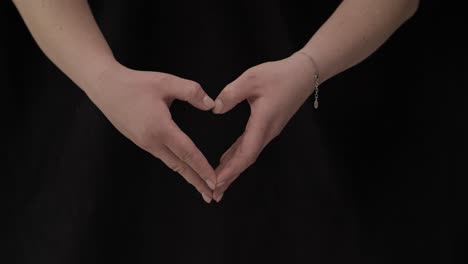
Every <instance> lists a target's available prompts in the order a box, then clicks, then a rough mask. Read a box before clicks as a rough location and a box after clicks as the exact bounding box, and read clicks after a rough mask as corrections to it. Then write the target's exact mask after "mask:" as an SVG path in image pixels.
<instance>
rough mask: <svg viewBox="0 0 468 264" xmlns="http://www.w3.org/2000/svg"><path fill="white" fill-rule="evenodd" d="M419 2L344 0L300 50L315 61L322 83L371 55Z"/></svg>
mask: <svg viewBox="0 0 468 264" xmlns="http://www.w3.org/2000/svg"><path fill="white" fill-rule="evenodd" d="M418 2H419V1H417V0H345V1H343V2H342V3H341V4H340V6H339V7H338V8H337V9H336V11H335V12H334V13H333V15H332V16H331V17H330V18H329V19H328V20H327V21H326V22H325V23H324V24H323V26H322V27H321V28H320V29H319V30H318V31H317V32H316V33H315V34H314V36H313V37H312V38H311V39H310V40H309V42H308V43H307V44H306V45H305V46H304V47H303V48H302V50H301V51H303V52H305V53H307V54H309V55H310V56H311V57H312V58H314V60H315V61H316V64H317V67H318V71H319V74H320V79H321V82H323V81H325V80H327V79H329V78H331V77H333V76H335V75H336V74H338V73H340V72H342V71H344V70H346V69H348V68H350V67H352V66H354V65H355V64H357V63H359V62H361V61H362V60H364V59H365V58H367V57H368V56H369V55H370V54H372V53H373V52H374V51H375V50H376V49H377V48H378V47H380V46H381V45H382V44H383V43H384V42H385V41H386V40H387V39H388V38H389V37H390V35H391V34H392V33H393V32H394V31H395V30H396V29H397V28H398V27H399V26H401V25H402V24H403V23H404V22H405V21H406V20H407V19H408V18H410V17H411V16H412V15H413V14H414V12H415V11H416V9H417V6H418Z"/></svg>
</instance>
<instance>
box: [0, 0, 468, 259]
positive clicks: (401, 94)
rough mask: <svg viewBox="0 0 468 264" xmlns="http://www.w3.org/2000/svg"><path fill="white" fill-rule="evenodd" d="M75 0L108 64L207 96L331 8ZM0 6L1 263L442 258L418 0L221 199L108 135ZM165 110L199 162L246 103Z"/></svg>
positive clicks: (298, 38) (223, 144)
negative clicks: (187, 82)
mask: <svg viewBox="0 0 468 264" xmlns="http://www.w3.org/2000/svg"><path fill="white" fill-rule="evenodd" d="M90 2H91V5H92V8H93V12H94V14H95V16H96V19H97V20H98V23H99V25H100V27H101V29H102V31H103V33H104V35H105V36H106V38H107V40H108V41H109V44H110V46H111V47H112V49H113V51H114V54H115V55H116V57H117V59H118V60H119V61H120V62H121V63H122V64H124V65H126V66H128V67H130V68H134V69H139V70H152V71H163V72H168V73H171V74H174V75H178V76H181V77H184V78H187V79H192V80H194V81H197V82H199V83H200V84H201V85H202V86H203V88H204V89H205V90H206V91H207V93H208V94H209V95H210V96H212V97H213V98H214V97H216V95H217V94H218V93H219V92H220V91H221V89H222V88H223V87H224V86H225V85H226V84H228V83H229V82H230V81H232V80H233V79H235V78H236V77H237V76H238V75H240V74H241V73H242V72H243V71H245V70H246V69H248V68H249V67H251V66H254V65H256V64H259V63H262V62H265V61H268V60H276V59H281V58H284V57H286V56H288V55H289V54H291V53H292V52H293V51H295V50H297V49H298V48H300V47H302V45H303V44H304V43H305V42H306V41H307V39H308V38H309V37H310V36H312V34H313V33H314V32H315V31H316V30H317V29H318V28H319V26H320V25H321V24H322V23H323V22H324V21H325V19H326V18H327V17H328V16H329V15H330V14H331V13H332V12H333V10H334V8H336V6H337V5H338V3H339V1H314V5H313V7H309V6H308V5H306V4H304V3H303V2H302V1H267V0H264V1H260V0H257V1H247V0H243V1H183V0H180V1H124V0H120V1H115V0H107V1H90ZM0 3H1V4H0V22H1V23H0V24H1V26H0V28H1V34H2V40H1V42H0V56H1V57H0V59H1V60H0V77H1V78H0V79H1V89H2V93H3V95H2V98H4V100H2V101H4V102H5V104H4V105H3V106H2V107H3V108H4V111H2V112H3V117H4V119H3V120H4V122H5V127H6V129H5V131H6V132H7V137H6V138H5V143H4V146H6V153H7V164H6V168H4V169H3V171H4V172H6V173H2V179H1V182H2V184H1V185H0V186H1V188H2V196H4V197H0V198H4V199H2V204H3V203H4V206H2V214H1V215H2V216H4V217H3V218H4V220H6V224H5V225H2V228H1V229H0V231H1V232H2V236H1V238H0V239H1V240H2V242H4V243H5V245H4V246H3V247H2V252H3V254H1V256H0V262H1V263H48V264H54V263H102V262H104V261H106V262H107V261H109V262H116V263H120V262H122V263H401V262H400V261H399V260H400V259H401V257H403V256H406V257H408V259H409V260H421V261H422V260H424V261H425V262H428V261H429V262H430V261H435V262H437V263H451V261H452V258H453V257H454V255H455V249H456V246H452V243H453V240H452V234H453V233H454V230H453V229H455V228H456V227H458V226H461V225H457V224H456V223H453V225H451V226H450V225H449V223H450V221H448V220H447V221H445V220H444V219H443V218H439V217H438V216H440V213H444V212H445V213H446V215H447V217H449V219H452V217H453V218H455V215H456V213H453V211H451V210H450V209H446V207H445V204H444V202H445V201H446V200H444V199H442V198H445V195H446V194H448V189H449V185H447V184H446V183H447V178H445V177H447V173H445V172H444V171H441V169H440V168H439V167H438V166H439V165H441V164H442V163H443V161H447V164H446V165H448V166H449V167H450V168H452V170H453V174H451V176H452V177H454V174H456V173H460V172H461V168H459V169H458V168H456V167H455V166H457V165H460V164H461V163H459V161H458V159H459V156H458V155H463V154H462V151H464V150H465V149H464V148H461V147H460V149H459V152H457V154H453V157H454V158H453V159H449V158H447V159H445V158H446V157H445V156H444V157H441V156H439V155H438V154H439V152H437V151H434V150H433V151H432V152H430V151H429V148H432V147H433V146H434V145H433V144H438V143H437V142H440V141H437V139H436V138H438V133H439V132H440V131H442V130H441V129H440V130H439V129H434V128H433V130H430V129H429V130H424V129H423V127H425V126H428V124H429V121H434V120H435V122H436V127H439V126H442V125H441V123H440V122H438V123H437V121H438V120H440V119H438V118H437V116H438V114H440V113H439V112H438V110H437V108H432V105H429V102H431V104H432V99H434V98H435V97H433V96H432V95H431V94H434V93H439V92H440V90H439V89H438V88H437V87H438V86H437V87H436V84H434V83H433V82H432V81H429V80H431V77H430V76H432V75H429V74H428V73H427V72H426V71H425V70H427V69H429V67H428V66H427V62H428V61H431V59H428V57H427V56H426V55H427V54H428V53H429V52H432V51H433V50H432V49H431V48H430V47H431V46H428V47H426V49H421V48H420V44H422V43H424V40H428V39H429V35H430V33H429V32H428V31H420V29H421V28H424V27H423V24H422V23H423V22H421V21H426V22H427V21H429V20H430V19H429V18H433V17H434V16H435V15H434V14H433V13H431V12H429V11H427V10H435V9H436V8H435V7H434V4H432V6H431V5H430V4H425V5H423V6H422V11H421V10H420V11H419V13H418V14H417V15H416V16H415V17H414V18H413V19H412V20H411V21H410V22H409V23H408V25H405V26H404V27H403V28H402V29H401V30H400V31H398V32H397V34H396V35H395V36H393V37H392V38H391V39H390V41H389V42H388V43H387V44H386V45H384V47H382V49H381V50H379V51H378V52H377V53H376V54H374V55H373V56H372V57H371V58H369V60H366V61H365V62H364V63H362V64H361V65H359V66H357V67H355V68H353V69H352V70H349V71H347V72H345V73H343V74H341V75H340V76H337V77H336V78H334V79H332V80H330V81H329V82H327V83H325V84H324V85H323V86H322V89H321V96H320V100H321V106H320V109H319V110H318V111H315V110H314V109H313V107H312V101H311V100H310V101H307V102H306V103H305V104H304V105H303V107H302V108H301V109H300V110H299V111H298V113H297V114H296V115H295V116H294V117H293V119H292V120H291V122H290V123H289V124H288V126H287V127H286V128H285V129H284V131H283V133H282V134H281V135H280V136H279V137H278V138H276V139H275V140H274V141H273V142H271V144H270V145H269V146H267V147H266V148H265V150H264V151H263V153H262V154H261V156H260V157H259V158H258V160H257V162H256V163H255V164H254V165H253V166H252V167H251V168H249V169H248V170H247V171H245V172H244V173H243V174H242V175H241V177H239V179H238V180H237V181H236V182H235V183H234V184H233V185H232V186H231V188H230V189H229V190H228V192H227V193H226V194H225V196H224V198H223V201H222V202H221V203H220V204H216V203H212V204H209V205H207V204H205V203H204V202H203V200H202V199H201V197H200V195H199V194H198V193H197V192H196V191H195V190H194V189H193V188H192V187H191V186H189V185H188V184H187V183H186V182H185V181H184V180H183V179H182V178H181V177H180V176H178V175H176V174H175V173H174V172H172V171H171V170H170V169H168V168H166V167H165V166H164V164H163V163H161V162H160V161H159V160H157V159H155V158H154V157H152V156H151V155H150V154H148V153H146V152H144V151H143V150H141V149H139V148H138V147H137V146H135V145H134V144H133V143H132V142H130V141H129V140H128V139H126V138H125V137H123V136H122V135H121V134H120V133H119V132H118V131H117V130H115V129H114V128H113V127H112V125H111V124H110V123H109V122H108V120H107V119H106V118H105V116H104V115H103V114H102V113H101V112H100V111H99V109H98V108H97V107H96V106H95V105H94V104H93V103H92V102H91V101H90V100H89V99H88V98H87V97H86V96H85V94H84V93H83V92H82V91H81V90H80V89H79V88H78V87H76V85H74V84H73V83H72V82H71V81H70V80H69V79H68V78H67V77H66V76H65V75H63V74H62V73H61V72H60V71H59V70H58V69H57V68H56V67H55V66H54V65H53V64H52V63H51V62H50V61H49V60H48V59H47V58H46V57H45V56H44V55H43V54H42V52H41V51H40V50H39V49H38V47H37V45H36V44H35V43H34V41H33V39H32V38H31V36H30V34H29V33H28V31H27V29H26V27H25V26H24V24H23V22H22V20H21V18H20V16H19V15H18V13H17V11H16V10H15V9H14V7H13V5H12V4H11V2H8V1H7V2H5V1H2V2H0ZM424 8H426V9H424ZM421 12H422V14H420V13H421ZM418 18H419V20H418ZM421 19H422V20H421ZM454 19H456V18H454ZM439 61H442V58H439ZM395 65H399V70H398V74H399V78H395V70H394V69H395ZM84 67H85V65H84ZM455 68H457V69H458V67H455ZM442 71H446V72H448V71H449V69H446V68H445V69H442ZM435 72H436V71H435V70H433V71H432V73H435ZM435 77H436V76H435ZM435 82H437V79H436V80H435ZM453 82H454V85H455V84H458V83H457V82H458V80H457V79H453ZM465 87H466V86H465ZM425 89H429V90H430V93H427V90H426V91H425ZM421 94H424V96H421ZM421 98H422V99H421ZM454 98H455V97H454ZM458 99H460V98H458ZM416 100H418V101H416ZM421 100H422V101H421ZM458 102H462V101H461V100H460V101H458ZM418 104H419V105H418ZM417 106H423V107H424V108H423V109H427V110H428V111H429V112H425V111H422V110H421V108H417ZM459 106H460V107H461V104H460V105H459ZM431 108H432V110H431ZM452 109H454V108H452ZM171 110H172V113H173V117H174V120H175V121H176V122H177V123H178V125H179V126H180V127H181V128H182V129H183V130H184V131H185V132H186V133H187V134H188V135H189V136H190V137H191V138H192V139H193V141H194V142H195V143H196V145H197V146H198V147H199V148H200V149H201V150H202V152H203V153H204V154H205V155H206V157H207V158H208V160H209V161H210V163H211V164H212V165H213V166H216V165H217V161H218V158H219V157H220V156H221V154H222V153H223V152H224V150H226V149H227V148H228V147H229V146H230V145H231V144H232V143H233V141H234V140H235V139H236V138H237V136H239V135H240V133H241V132H242V130H243V128H244V125H245V122H246V120H247V118H248V115H249V108H248V105H247V104H246V103H242V104H241V105H239V106H238V107H236V108H235V109H233V110H232V111H231V112H229V113H227V114H225V115H222V116H215V115H213V114H210V113H205V112H202V111H199V110H196V109H194V108H193V107H190V106H189V105H187V104H185V103H182V102H175V103H174V105H173V106H172V109H171ZM446 111H449V110H446ZM458 113H459V114H460V112H458ZM430 114H433V117H431V118H429V117H426V115H430ZM458 116H459V117H461V115H458ZM452 117H453V118H454V120H455V117H456V115H455V116H454V115H452ZM451 124H455V123H451ZM457 131H459V130H457ZM419 132H422V133H425V135H427V137H426V138H421V136H420V134H419ZM457 135H458V134H457ZM459 135H462V134H459ZM453 136H454V137H455V136H456V135H455V134H454V135H453ZM429 139H434V141H431V142H432V143H431V145H429V143H428V142H427V140H429ZM433 142H436V143H433ZM435 147H436V148H437V149H438V150H442V151H443V150H448V149H445V148H444V147H445V145H444V146H442V144H440V145H436V146H435ZM421 148H423V150H421ZM424 150H428V151H429V152H427V151H424ZM463 153H466V152H463ZM449 161H450V162H453V163H450V164H448V163H449ZM428 163H429V164H428ZM430 173H432V174H430ZM428 175H430V176H428ZM424 176H428V177H424ZM423 178H424V180H422V179H423ZM453 179H455V178H453ZM444 184H445V185H444ZM452 205H453V204H452ZM458 219H460V218H459V217H458ZM457 223H458V222H457ZM460 223H461V222H460ZM423 252H424V254H421V253H423ZM3 259H5V261H4V260H3Z"/></svg>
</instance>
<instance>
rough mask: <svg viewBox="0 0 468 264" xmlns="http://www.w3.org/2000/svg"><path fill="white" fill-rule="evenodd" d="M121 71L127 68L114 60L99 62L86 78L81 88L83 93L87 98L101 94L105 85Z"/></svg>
mask: <svg viewBox="0 0 468 264" xmlns="http://www.w3.org/2000/svg"><path fill="white" fill-rule="evenodd" d="M123 69H127V68H126V67H125V66H123V65H122V64H120V63H119V62H118V61H117V60H115V59H114V58H109V59H103V60H101V61H100V62H99V63H98V64H95V65H94V67H93V68H92V69H91V73H90V74H89V75H88V78H86V80H85V84H84V85H83V87H82V89H83V91H84V92H85V93H86V94H87V95H88V97H91V96H93V95H97V94H101V93H102V90H103V89H104V88H105V87H106V86H107V85H106V84H107V83H109V81H110V80H111V79H112V78H114V77H115V76H117V75H118V74H119V73H118V72H121V71H122V70H123Z"/></svg>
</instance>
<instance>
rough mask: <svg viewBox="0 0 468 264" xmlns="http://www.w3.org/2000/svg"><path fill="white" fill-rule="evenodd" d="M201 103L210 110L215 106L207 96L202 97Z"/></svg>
mask: <svg viewBox="0 0 468 264" xmlns="http://www.w3.org/2000/svg"><path fill="white" fill-rule="evenodd" d="M203 103H204V104H205V105H206V107H209V108H210V109H211V108H213V106H214V105H215V102H214V101H213V99H211V98H210V97H209V96H208V95H205V97H203Z"/></svg>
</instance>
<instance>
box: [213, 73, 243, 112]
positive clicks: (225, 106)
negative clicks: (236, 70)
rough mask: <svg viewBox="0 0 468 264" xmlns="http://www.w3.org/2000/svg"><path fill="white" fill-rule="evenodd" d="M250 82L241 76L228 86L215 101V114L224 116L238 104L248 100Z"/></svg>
mask: <svg viewBox="0 0 468 264" xmlns="http://www.w3.org/2000/svg"><path fill="white" fill-rule="evenodd" d="M250 92H251V91H250V89H249V85H248V82H246V81H245V80H244V78H243V77H242V76H241V77H239V78H237V79H236V80H235V81H233V82H231V83H230V84H228V85H227V86H226V87H224V89H223V90H222V91H221V93H220V94H219V95H218V97H217V98H216V100H215V107H214V108H213V113H215V114H224V113H226V112H228V111H229V110H231V109H232V108H234V106H236V105H237V104H239V103H240V102H242V101H244V100H245V99H247V98H248V97H249V95H250Z"/></svg>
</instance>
